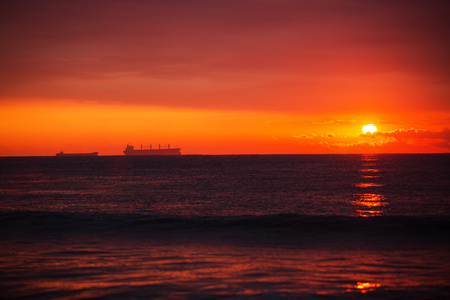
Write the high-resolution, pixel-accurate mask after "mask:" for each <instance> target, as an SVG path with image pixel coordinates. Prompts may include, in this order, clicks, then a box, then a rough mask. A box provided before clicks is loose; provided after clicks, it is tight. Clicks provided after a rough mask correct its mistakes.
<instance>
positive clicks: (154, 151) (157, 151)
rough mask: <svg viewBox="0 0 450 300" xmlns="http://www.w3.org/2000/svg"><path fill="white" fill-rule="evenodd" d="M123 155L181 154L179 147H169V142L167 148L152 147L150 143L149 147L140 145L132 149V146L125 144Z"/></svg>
mask: <svg viewBox="0 0 450 300" xmlns="http://www.w3.org/2000/svg"><path fill="white" fill-rule="evenodd" d="M123 153H124V154H125V155H181V148H170V144H169V145H167V148H161V145H159V148H157V149H152V145H150V148H149V149H143V148H142V145H141V149H134V146H132V145H127V147H126V148H125V150H123Z"/></svg>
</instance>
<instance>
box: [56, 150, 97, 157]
mask: <svg viewBox="0 0 450 300" xmlns="http://www.w3.org/2000/svg"><path fill="white" fill-rule="evenodd" d="M55 155H56V156H98V152H89V153H64V152H62V151H61V152H59V153H56V154H55Z"/></svg>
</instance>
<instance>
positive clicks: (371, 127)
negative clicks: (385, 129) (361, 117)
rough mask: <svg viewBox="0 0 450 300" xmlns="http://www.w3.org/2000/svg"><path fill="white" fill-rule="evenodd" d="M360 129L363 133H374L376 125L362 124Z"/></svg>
mask: <svg viewBox="0 0 450 300" xmlns="http://www.w3.org/2000/svg"><path fill="white" fill-rule="evenodd" d="M362 131H363V133H364V134H366V133H367V132H370V133H374V132H375V131H377V127H376V126H375V125H373V124H367V125H364V126H363V128H362Z"/></svg>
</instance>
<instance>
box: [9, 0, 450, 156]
mask: <svg viewBox="0 0 450 300" xmlns="http://www.w3.org/2000/svg"><path fill="white" fill-rule="evenodd" d="M0 7H1V9H0V44H1V45H2V46H1V47H0V156H22V155H54V154H55V153H56V152H59V151H65V152H92V151H98V152H99V155H120V154H123V152H122V151H123V150H124V148H125V146H126V145H127V144H130V143H131V144H133V145H134V146H136V147H140V145H141V144H142V145H143V146H144V147H148V146H149V145H150V144H153V145H157V144H161V145H167V144H170V145H171V146H172V147H174V146H179V147H181V148H182V151H181V152H182V153H183V154H301V153H424V152H425V153H439V152H450V129H449V128H450V54H449V53H450V51H449V50H450V18H448V16H449V15H450V2H449V1H445V0H442V1H436V0H427V1H422V0H421V1H417V0H410V1H406V0H401V1H400V0H377V1H360V0H315V1H301V0H227V1H219V0H204V1H203V0H190V1H186V0H164V1H163V0H153V1H152V0H148V1H143V0H108V1H106V0H89V1H85V0H77V1H66V0H55V1H49V0H41V1H31V0H29V1H25V0H4V1H2V3H1V4H0ZM365 124H374V125H376V127H377V129H378V130H377V132H375V133H372V134H371V133H366V134H363V132H362V126H363V125H365Z"/></svg>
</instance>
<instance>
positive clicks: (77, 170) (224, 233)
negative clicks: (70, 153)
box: [0, 154, 450, 299]
mask: <svg viewBox="0 0 450 300" xmlns="http://www.w3.org/2000/svg"><path fill="white" fill-rule="evenodd" d="M449 166H450V154H380V155H229V156H227V155H218V156H214V155H182V156H162V157H158V156H149V157H128V156H99V157H0V254H1V255H0V298H2V299H368V298H370V299H448V298H450V259H449V257H450V256H449V254H450V252H449V250H450V238H449V229H448V228H449V224H450V172H449V171H448V170H449Z"/></svg>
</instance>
